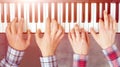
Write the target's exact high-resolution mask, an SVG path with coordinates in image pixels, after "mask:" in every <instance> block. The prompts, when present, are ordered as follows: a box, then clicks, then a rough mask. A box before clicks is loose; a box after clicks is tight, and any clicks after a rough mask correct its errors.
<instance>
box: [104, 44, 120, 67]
mask: <svg viewBox="0 0 120 67" xmlns="http://www.w3.org/2000/svg"><path fill="white" fill-rule="evenodd" d="M103 53H104V55H105V57H106V58H107V60H108V63H109V65H110V67H120V52H119V50H118V49H117V47H116V46H115V45H113V46H111V47H109V48H107V49H105V50H103Z"/></svg>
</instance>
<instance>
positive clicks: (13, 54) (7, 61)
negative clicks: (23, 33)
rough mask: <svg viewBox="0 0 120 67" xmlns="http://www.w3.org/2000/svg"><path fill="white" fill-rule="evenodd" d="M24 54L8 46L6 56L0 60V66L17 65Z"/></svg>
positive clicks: (13, 66)
mask: <svg viewBox="0 0 120 67" xmlns="http://www.w3.org/2000/svg"><path fill="white" fill-rule="evenodd" d="M23 55H24V51H18V50H15V49H14V48H12V47H10V46H8V50H7V56H6V57H5V58H3V59H2V60H1V62H0V67H18V65H19V64H20V61H21V59H22V57H23Z"/></svg>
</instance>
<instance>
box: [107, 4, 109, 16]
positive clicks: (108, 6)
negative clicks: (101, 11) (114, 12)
mask: <svg viewBox="0 0 120 67" xmlns="http://www.w3.org/2000/svg"><path fill="white" fill-rule="evenodd" d="M107 8H108V9H107V10H108V11H107V13H108V14H110V3H108V7H107Z"/></svg>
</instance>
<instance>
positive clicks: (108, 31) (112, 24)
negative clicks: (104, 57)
mask: <svg viewBox="0 0 120 67" xmlns="http://www.w3.org/2000/svg"><path fill="white" fill-rule="evenodd" d="M91 34H92V36H93V38H94V39H95V40H96V41H97V43H98V44H99V45H100V46H101V48H102V49H106V48H108V47H111V46H112V45H113V44H114V42H115V34H116V21H115V20H114V19H113V18H112V17H111V16H109V15H107V12H106V11H104V21H103V20H101V19H100V20H99V34H96V33H95V31H94V29H92V28H91Z"/></svg>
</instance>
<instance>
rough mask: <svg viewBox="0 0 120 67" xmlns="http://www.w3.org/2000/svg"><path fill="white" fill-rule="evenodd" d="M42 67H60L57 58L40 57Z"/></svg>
mask: <svg viewBox="0 0 120 67" xmlns="http://www.w3.org/2000/svg"><path fill="white" fill-rule="evenodd" d="M40 62H41V67H58V65H57V60H56V57H55V56H48V57H40Z"/></svg>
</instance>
